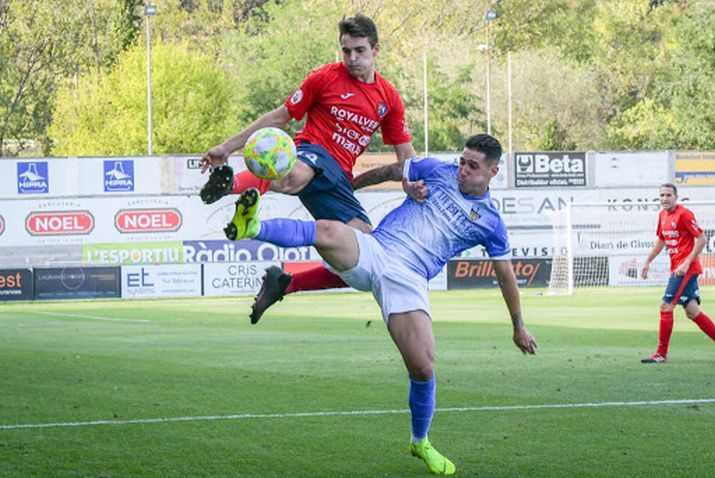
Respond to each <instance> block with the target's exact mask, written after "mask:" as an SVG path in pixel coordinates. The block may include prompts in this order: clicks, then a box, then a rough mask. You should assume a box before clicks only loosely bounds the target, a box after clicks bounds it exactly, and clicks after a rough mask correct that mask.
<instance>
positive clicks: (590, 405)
mask: <svg viewBox="0 0 715 478" xmlns="http://www.w3.org/2000/svg"><path fill="white" fill-rule="evenodd" d="M709 403H715V398H700V399H682V400H642V401H634V402H595V403H555V404H543V405H505V406H484V407H454V408H438V409H437V410H435V413H464V412H503V411H514V410H550V409H551V410H553V409H564V408H604V407H646V406H658V405H696V404H709ZM409 412H410V411H409V410H408V409H395V410H352V411H350V410H348V411H333V412H329V411H328V412H299V413H245V414H241V415H215V416H195V417H170V418H138V419H134V420H95V421H86V422H57V423H27V424H17V425H0V430H19V429H28V428H67V427H87V426H97V425H136V424H147V423H170V422H194V421H213V420H247V419H265V418H302V417H334V416H353V415H396V414H407V413H409Z"/></svg>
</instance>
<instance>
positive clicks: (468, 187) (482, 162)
mask: <svg viewBox="0 0 715 478" xmlns="http://www.w3.org/2000/svg"><path fill="white" fill-rule="evenodd" d="M497 172H499V163H495V164H493V165H490V164H489V163H488V162H487V157H486V155H485V154H484V153H482V152H480V151H474V150H471V149H468V148H464V151H462V156H461V157H460V158H459V169H458V170H457V180H458V182H459V190H460V191H462V192H463V193H464V194H468V195H470V196H482V195H483V194H484V193H485V192H487V188H488V187H489V181H491V179H492V178H493V177H494V176H496V174H497Z"/></svg>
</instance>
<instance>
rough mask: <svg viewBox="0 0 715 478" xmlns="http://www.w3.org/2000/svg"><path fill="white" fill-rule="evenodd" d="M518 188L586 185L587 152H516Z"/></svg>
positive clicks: (515, 176) (515, 183) (515, 168)
mask: <svg viewBox="0 0 715 478" xmlns="http://www.w3.org/2000/svg"><path fill="white" fill-rule="evenodd" d="M514 181H515V182H514V185H515V186H516V187H517V188H529V187H532V188H541V187H569V186H586V153H584V152H577V153H574V152H549V153H514Z"/></svg>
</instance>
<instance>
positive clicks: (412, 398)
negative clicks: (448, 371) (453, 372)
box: [409, 375, 437, 443]
mask: <svg viewBox="0 0 715 478" xmlns="http://www.w3.org/2000/svg"><path fill="white" fill-rule="evenodd" d="M436 389H437V382H436V381H435V378H434V375H433V376H432V378H431V379H430V380H429V381H427V382H418V381H417V380H414V379H413V378H411V377H410V393H409V403H410V411H411V412H412V414H411V418H410V419H411V421H412V442H413V443H417V442H419V441H420V440H422V439H424V438H427V433H428V432H429V426H430V423H431V422H432V415H434V407H435V402H436V400H435V392H436Z"/></svg>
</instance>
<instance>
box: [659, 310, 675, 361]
mask: <svg viewBox="0 0 715 478" xmlns="http://www.w3.org/2000/svg"><path fill="white" fill-rule="evenodd" d="M672 333H673V311H672V310H661V311H660V332H659V333H658V339H659V341H658V350H657V351H656V353H657V354H658V355H662V356H663V357H665V356H667V355H668V345H670V335H671V334H672Z"/></svg>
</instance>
